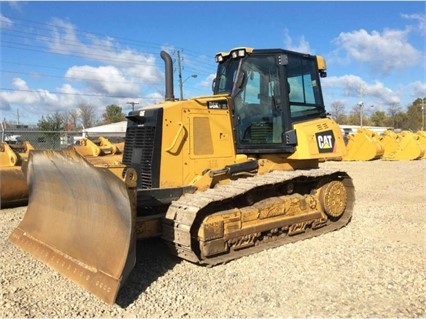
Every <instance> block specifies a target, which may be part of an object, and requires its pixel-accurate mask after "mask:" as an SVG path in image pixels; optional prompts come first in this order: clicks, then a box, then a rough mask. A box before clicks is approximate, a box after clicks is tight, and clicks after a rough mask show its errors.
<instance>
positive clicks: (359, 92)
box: [321, 75, 400, 105]
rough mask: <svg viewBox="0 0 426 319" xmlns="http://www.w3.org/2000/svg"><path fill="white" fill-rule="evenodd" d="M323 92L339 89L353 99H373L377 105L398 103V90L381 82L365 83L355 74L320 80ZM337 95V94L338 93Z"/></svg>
mask: <svg viewBox="0 0 426 319" xmlns="http://www.w3.org/2000/svg"><path fill="white" fill-rule="evenodd" d="M321 83H322V87H323V89H324V91H325V92H327V90H328V89H330V90H339V91H341V92H342V93H343V96H346V97H348V98H353V99H361V98H362V99H363V100H370V101H374V104H377V105H391V104H394V103H397V104H399V103H400V97H399V94H398V92H394V91H393V90H392V89H390V88H387V87H386V86H385V85H384V84H383V83H381V82H379V81H376V82H374V83H367V82H365V81H364V80H363V79H362V78H360V77H359V76H356V75H344V76H331V77H327V78H325V79H323V80H322V81H321ZM338 95H339V94H338Z"/></svg>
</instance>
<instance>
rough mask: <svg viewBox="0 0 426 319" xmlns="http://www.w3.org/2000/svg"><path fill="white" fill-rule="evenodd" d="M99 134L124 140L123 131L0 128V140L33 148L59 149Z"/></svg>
mask: <svg viewBox="0 0 426 319" xmlns="http://www.w3.org/2000/svg"><path fill="white" fill-rule="evenodd" d="M99 136H102V137H105V138H108V139H109V140H110V142H112V143H119V142H122V141H124V137H125V133H124V132H90V133H88V132H75V131H40V130H34V129H22V128H17V129H15V128H10V129H5V128H2V132H1V142H7V143H8V144H22V142H24V141H27V142H29V143H30V144H31V145H32V147H33V148H34V149H53V150H60V149H65V148H68V147H69V146H72V145H75V144H77V143H78V142H79V141H80V140H81V139H83V138H85V137H87V138H89V139H90V140H93V141H96V140H97V139H98V138H99Z"/></svg>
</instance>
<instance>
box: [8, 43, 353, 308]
mask: <svg viewBox="0 0 426 319" xmlns="http://www.w3.org/2000/svg"><path fill="white" fill-rule="evenodd" d="M161 57H162V59H163V60H164V61H165V66H166V68H165V69H166V72H165V73H166V96H165V101H164V102H163V103H160V104H156V105H152V106H147V107H144V108H142V109H141V110H136V111H132V112H130V113H129V115H128V116H127V118H128V124H127V132H126V139H125V146H124V152H123V158H122V162H121V163H116V164H112V165H97V166H94V165H93V163H90V162H89V161H88V160H87V159H85V158H84V157H82V156H81V155H79V154H78V152H76V151H75V150H66V151H61V152H58V151H33V152H32V153H31V156H30V159H29V165H28V175H29V180H30V181H31V183H30V185H31V187H30V201H29V205H28V209H27V212H26V214H25V217H24V219H23V220H22V222H21V223H20V225H19V226H18V227H17V228H16V229H15V230H14V231H13V232H12V234H11V235H10V240H11V241H12V242H13V243H15V244H16V245H17V246H19V247H21V248H22V249H24V250H26V251H28V252H30V253H31V254H33V255H34V256H35V257H36V258H38V259H40V260H42V261H43V262H45V263H46V264H48V265H50V266H51V267H53V268H54V269H56V270H57V271H59V272H60V273H62V274H64V275H65V276H67V277H69V278H71V279H72V280H74V281H75V282H77V283H78V284H80V285H81V286H82V287H84V288H85V289H87V290H88V291H90V292H91V293H93V294H95V295H96V296H98V297H99V298H101V299H102V300H104V301H106V302H108V303H113V302H114V301H115V298H116V295H117V293H118V290H119V288H120V286H122V285H123V283H124V282H125V279H126V277H127V276H128V274H129V273H130V271H131V270H132V268H133V266H134V264H135V258H136V257H135V256H136V253H135V246H136V245H135V240H136V238H137V237H140V238H144V237H152V236H161V237H162V238H163V240H164V241H165V242H166V243H167V245H168V246H169V247H170V252H171V253H173V254H175V255H177V256H179V257H181V258H184V259H186V260H189V261H191V262H194V263H197V264H203V265H215V264H218V263H223V262H227V261H230V260H232V259H235V258H238V257H241V256H245V255H248V254H251V253H254V252H258V251H261V250H264V249H268V248H271V247H276V246H278V245H283V244H285V243H288V242H293V241H296V240H300V239H304V238H309V237H312V236H317V235H320V234H323V233H326V232H329V231H333V230H337V229H339V228H341V227H343V226H345V225H346V224H347V223H348V222H349V220H350V219H351V216H352V210H353V204H354V187H353V184H352V179H351V178H350V177H349V176H348V174H347V173H346V172H343V171H339V170H329V169H325V168H319V164H318V163H319V161H320V160H321V159H324V158H330V157H341V156H343V155H344V154H345V151H346V148H345V144H344V141H343V137H342V134H341V132H340V128H339V126H338V125H337V124H336V123H335V122H334V121H333V120H332V119H330V118H328V117H327V116H326V112H325V107H324V103H323V97H322V91H321V83H320V77H324V76H326V66H325V61H324V59H323V58H322V57H320V56H312V55H308V54H301V53H297V52H292V51H287V50H281V49H268V50H255V49H251V48H237V49H234V50H231V51H230V52H226V53H218V54H217V55H216V61H217V63H218V69H217V74H216V78H215V80H214V83H213V95H211V96H199V97H194V98H191V99H188V100H180V101H179V100H176V99H175V98H174V94H173V71H172V70H173V66H172V61H171V57H170V56H169V55H168V54H167V53H166V52H164V51H162V52H161ZM111 170H115V172H114V173H112V172H111ZM117 172H121V176H120V177H118V176H117Z"/></svg>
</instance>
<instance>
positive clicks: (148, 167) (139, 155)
mask: <svg viewBox="0 0 426 319" xmlns="http://www.w3.org/2000/svg"><path fill="white" fill-rule="evenodd" d="M154 141H155V126H139V127H138V126H130V127H129V126H128V128H127V135H126V143H125V146H124V154H123V163H124V164H125V165H127V166H132V167H134V168H135V169H136V171H137V173H138V188H145V189H148V188H152V173H153V169H152V165H153V161H154Z"/></svg>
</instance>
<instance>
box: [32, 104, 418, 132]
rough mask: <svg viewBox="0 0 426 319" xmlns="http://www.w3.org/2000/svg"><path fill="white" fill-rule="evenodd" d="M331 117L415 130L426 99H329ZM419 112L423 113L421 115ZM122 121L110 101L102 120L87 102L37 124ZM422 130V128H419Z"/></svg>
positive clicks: (58, 127)
mask: <svg viewBox="0 0 426 319" xmlns="http://www.w3.org/2000/svg"><path fill="white" fill-rule="evenodd" d="M328 111H329V113H330V115H331V117H332V118H334V119H335V121H336V122H337V123H338V124H341V125H360V124H361V113H362V125H365V126H383V127H389V128H393V129H401V130H411V131H418V130H421V129H422V126H423V125H424V112H425V111H426V98H423V99H422V98H417V99H416V100H415V101H413V103H412V104H411V105H409V106H408V107H407V110H406V111H403V110H402V108H401V107H400V106H399V105H397V104H394V105H391V106H390V107H389V108H388V111H387V112H385V111H379V110H376V111H374V109H373V108H372V107H370V106H365V105H355V106H353V107H352V109H351V110H350V111H349V113H346V112H345V105H344V103H342V102H333V103H331V105H330V108H329V109H328ZM422 112H423V114H422ZM123 120H125V115H124V113H123V111H122V108H121V107H120V106H118V105H115V104H111V105H108V106H107V107H106V108H105V112H104V113H103V114H102V119H101V120H97V115H96V111H95V108H94V107H93V106H91V105H88V104H80V105H79V106H78V107H77V109H76V110H75V111H69V112H55V113H53V114H49V115H46V116H42V117H41V119H40V120H39V121H38V123H37V127H38V128H39V129H40V130H43V131H76V130H80V129H81V128H88V127H92V126H96V125H103V124H110V123H116V122H120V121H123ZM423 129H424V128H423Z"/></svg>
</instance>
